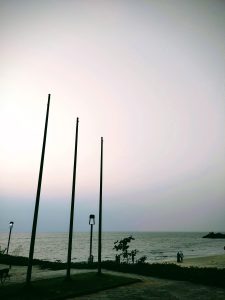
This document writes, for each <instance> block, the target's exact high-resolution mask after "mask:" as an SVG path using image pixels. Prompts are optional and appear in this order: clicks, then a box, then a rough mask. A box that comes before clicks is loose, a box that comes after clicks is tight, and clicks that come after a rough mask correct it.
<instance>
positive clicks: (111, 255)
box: [0, 232, 225, 262]
mask: <svg viewBox="0 0 225 300" xmlns="http://www.w3.org/2000/svg"><path fill="white" fill-rule="evenodd" d="M205 234H207V233H206V232H103V233H102V260H114V259H115V255H116V253H117V252H116V251H115V250H114V249H113V247H114V242H116V241H117V240H121V239H123V238H125V237H128V236H130V235H132V236H133V238H134V240H132V241H131V243H130V248H129V249H130V250H133V249H137V250H138V251H139V252H138V253H137V256H136V259H138V258H140V257H141V256H144V255H145V256H147V260H146V262H164V261H168V262H169V261H174V260H176V254H177V252H178V251H182V252H183V254H184V258H192V257H200V256H209V255H218V254H224V253H225V251H224V246H225V240H224V239H205V238H202V237H203V236H204V235H205ZM30 237H31V235H30V233H15V232H12V235H11V240H10V246H9V254H11V255H17V256H25V257H28V255H29V247H30ZM7 243H8V233H0V247H1V249H4V248H6V247H7ZM67 249H68V233H37V235H36V241H35V250H34V258H38V259H42V260H49V261H61V262H66V260H67ZM92 249H93V250H92V254H93V255H94V261H97V257H98V233H97V232H94V233H93V248H92ZM89 251H90V233H89V232H74V234H73V248H72V261H73V262H81V261H87V260H88V257H89Z"/></svg>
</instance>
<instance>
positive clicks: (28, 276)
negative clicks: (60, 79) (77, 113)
mask: <svg viewBox="0 0 225 300" xmlns="http://www.w3.org/2000/svg"><path fill="white" fill-rule="evenodd" d="M50 97H51V95H50V94H48V104H47V112H46V119H45V129H44V137H43V145H42V152H41V162H40V170H39V177H38V186H37V194H36V202H35V209H34V218H33V226H32V233H31V241H30V252H29V260H28V267H27V278H26V283H27V284H29V283H30V281H31V273H32V264H33V256H34V244H35V238H36V228H37V219H38V210H39V202H40V194H41V183H42V174H43V166H44V158H45V145H46V138H47V129H48V114H49V106H50Z"/></svg>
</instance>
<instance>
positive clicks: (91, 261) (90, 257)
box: [88, 215, 95, 264]
mask: <svg viewBox="0 0 225 300" xmlns="http://www.w3.org/2000/svg"><path fill="white" fill-rule="evenodd" d="M89 225H91V233H90V255H89V259H88V262H89V263H90V264H91V263H93V260H94V256H93V255H92V236H93V225H95V215H90V216H89Z"/></svg>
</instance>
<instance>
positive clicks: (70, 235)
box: [66, 118, 79, 280]
mask: <svg viewBox="0 0 225 300" xmlns="http://www.w3.org/2000/svg"><path fill="white" fill-rule="evenodd" d="M78 123H79V118H77V124H76V137H75V150H74V165H73V183H72V197H71V210H70V227H69V241H68V255H67V272H66V279H68V280H70V268H71V252H72V242H73V219H74V202H75V184H76V169H77V143H78Z"/></svg>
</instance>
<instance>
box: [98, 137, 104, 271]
mask: <svg viewBox="0 0 225 300" xmlns="http://www.w3.org/2000/svg"><path fill="white" fill-rule="evenodd" d="M102 177H103V137H101V161H100V192H99V227H98V275H101V273H102Z"/></svg>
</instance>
